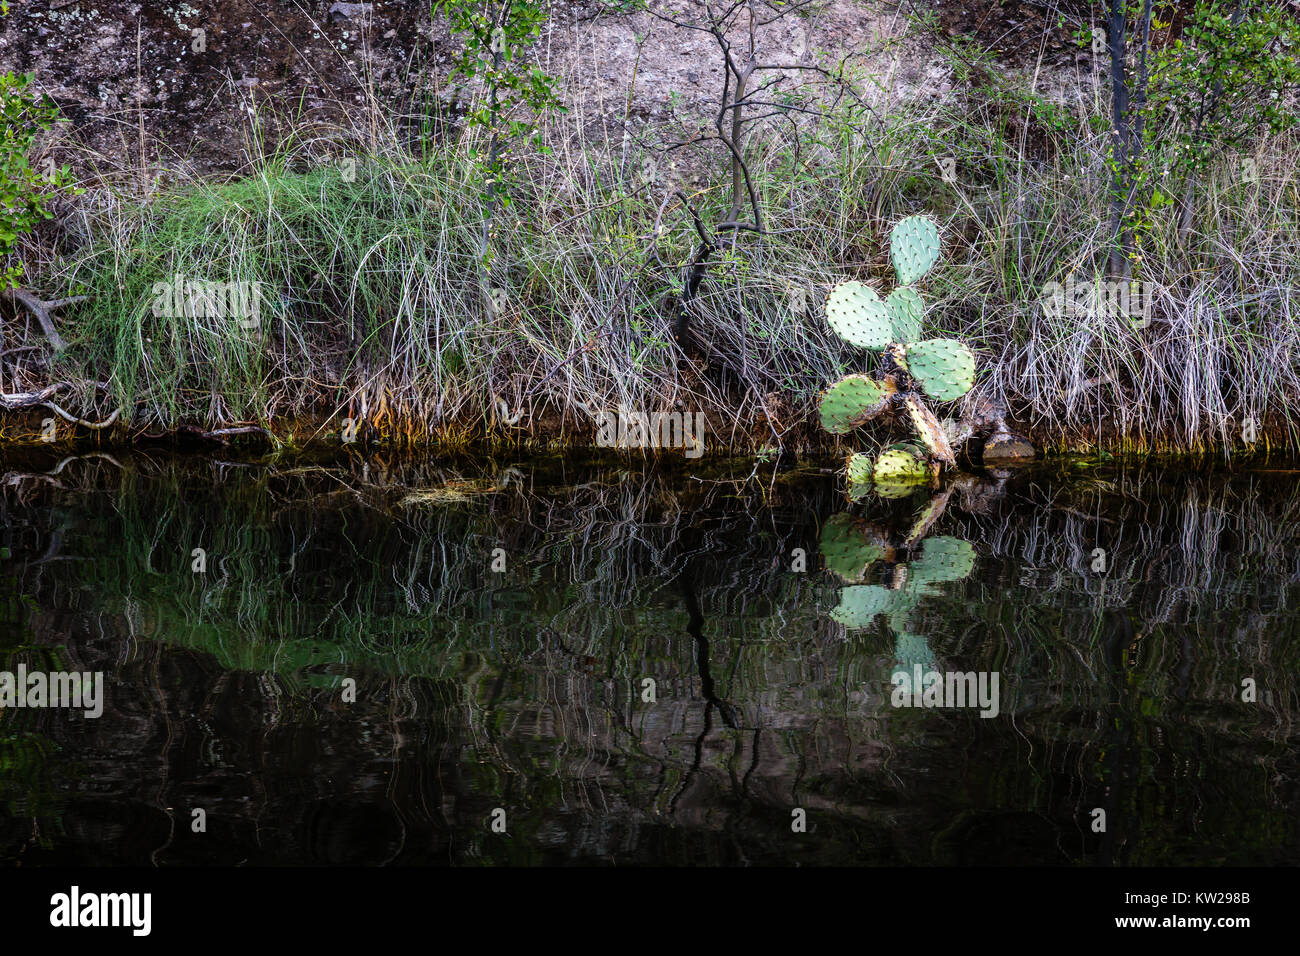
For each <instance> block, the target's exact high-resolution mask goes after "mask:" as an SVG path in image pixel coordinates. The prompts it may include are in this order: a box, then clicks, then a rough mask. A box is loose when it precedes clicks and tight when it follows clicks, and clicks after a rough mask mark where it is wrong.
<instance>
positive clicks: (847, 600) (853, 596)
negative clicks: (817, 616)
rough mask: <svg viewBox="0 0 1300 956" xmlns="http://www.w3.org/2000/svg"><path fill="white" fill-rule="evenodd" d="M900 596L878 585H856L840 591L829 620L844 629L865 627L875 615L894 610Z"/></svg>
mask: <svg viewBox="0 0 1300 956" xmlns="http://www.w3.org/2000/svg"><path fill="white" fill-rule="evenodd" d="M900 597H901V595H900V594H899V593H898V592H897V591H891V590H889V589H888V588H882V587H881V586H880V585H879V584H857V585H854V586H852V587H847V588H844V589H843V590H841V591H840V603H839V605H838V606H837V607H836V608H835V609H834V610H833V611H831V618H832V619H833V620H836V621H838V622H839V623H841V624H843V625H844V626H845V627H867V626H868V625H870V624H871V622H872V621H874V620H875V619H876V615H877V614H887V613H889V612H890V611H892V610H894V609H895V608H896V606H897V604H898V601H899V600H900Z"/></svg>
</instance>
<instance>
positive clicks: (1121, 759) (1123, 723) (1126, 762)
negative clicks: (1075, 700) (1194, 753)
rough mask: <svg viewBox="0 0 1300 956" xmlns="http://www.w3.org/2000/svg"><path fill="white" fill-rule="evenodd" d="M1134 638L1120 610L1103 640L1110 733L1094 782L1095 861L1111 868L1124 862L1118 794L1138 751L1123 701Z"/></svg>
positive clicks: (1130, 774)
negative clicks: (1099, 817) (1100, 815)
mask: <svg viewBox="0 0 1300 956" xmlns="http://www.w3.org/2000/svg"><path fill="white" fill-rule="evenodd" d="M1136 639H1137V634H1136V632H1135V631H1134V629H1133V621H1132V620H1131V619H1130V618H1129V616H1128V614H1127V613H1125V612H1123V611H1121V612H1118V615H1117V619H1116V626H1115V627H1114V628H1111V629H1108V630H1107V631H1106V633H1105V635H1104V637H1103V642H1104V645H1105V651H1106V664H1107V667H1108V670H1109V677H1110V680H1109V686H1110V694H1111V701H1110V707H1109V708H1108V709H1107V711H1106V714H1105V717H1106V722H1107V723H1108V724H1109V725H1110V727H1111V732H1110V734H1109V738H1108V740H1107V743H1106V751H1105V754H1104V756H1103V757H1102V760H1103V761H1107V760H1108V761H1109V764H1108V766H1107V767H1106V768H1105V771H1106V773H1105V776H1104V777H1101V778H1100V779H1099V780H1098V783H1099V784H1100V786H1101V789H1102V794H1103V796H1102V799H1101V801H1100V806H1101V808H1102V809H1103V810H1105V812H1106V829H1105V830H1104V831H1103V832H1102V834H1101V847H1100V849H1099V850H1098V852H1097V858H1096V862H1097V864H1099V865H1101V866H1114V865H1116V864H1117V863H1123V862H1124V861H1123V859H1122V858H1121V857H1122V856H1123V849H1124V844H1125V842H1126V840H1125V839H1124V838H1123V834H1121V833H1120V814H1121V812H1122V809H1123V807H1122V806H1121V803H1120V795H1121V791H1122V790H1124V789H1125V788H1126V787H1127V786H1128V785H1129V784H1130V783H1132V782H1133V781H1134V780H1136V779H1137V774H1136V773H1135V772H1134V771H1135V770H1136V767H1135V763H1136V760H1137V756H1138V749H1137V745H1136V742H1135V741H1134V739H1133V735H1134V726H1133V719H1132V717H1131V716H1130V714H1129V713H1128V710H1127V708H1126V707H1125V700H1124V699H1125V697H1126V696H1127V686H1126V684H1127V676H1126V672H1125V666H1126V665H1125V652H1126V651H1127V650H1128V648H1129V647H1130V646H1131V645H1132V644H1133V642H1134V641H1135V640H1136ZM1099 777H1100V775H1099ZM1091 811H1092V808H1091V807H1089V808H1088V821H1089V825H1091V821H1092V813H1091Z"/></svg>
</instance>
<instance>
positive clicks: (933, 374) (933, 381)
mask: <svg viewBox="0 0 1300 956" xmlns="http://www.w3.org/2000/svg"><path fill="white" fill-rule="evenodd" d="M904 355H905V356H906V360H907V371H908V373H909V374H910V375H911V376H912V378H914V379H916V380H917V382H918V383H920V385H921V388H922V389H924V390H925V394H927V395H929V396H930V397H931V398H933V399H934V400H935V401H936V402H951V401H953V400H954V399H958V398H961V397H962V396H963V395H965V394H966V393H967V392H969V391H970V390H971V386H972V385H974V384H975V356H974V355H973V354H971V350H970V349H968V348H967V347H966V346H965V345H963V344H962V343H960V342H958V341H957V340H956V339H926V340H925V341H924V342H917V343H915V344H913V345H909V346H907V347H906V349H905V350H904Z"/></svg>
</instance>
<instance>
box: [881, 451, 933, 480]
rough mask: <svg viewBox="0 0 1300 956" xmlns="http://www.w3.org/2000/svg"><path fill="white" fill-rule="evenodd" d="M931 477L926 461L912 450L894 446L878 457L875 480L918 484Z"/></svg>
mask: <svg viewBox="0 0 1300 956" xmlns="http://www.w3.org/2000/svg"><path fill="white" fill-rule="evenodd" d="M928 477H929V469H928V468H926V466H925V462H924V461H922V460H921V458H920V457H919V456H918V455H917V454H915V453H914V452H912V451H909V450H906V449H904V448H899V447H897V446H893V447H890V448H887V449H886V450H885V451H883V452H881V453H880V457H879V458H877V459H876V466H875V480H876V484H877V485H881V484H905V485H907V484H917V483H919V482H923V481H925V480H926V478H928Z"/></svg>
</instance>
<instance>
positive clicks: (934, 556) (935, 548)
mask: <svg viewBox="0 0 1300 956" xmlns="http://www.w3.org/2000/svg"><path fill="white" fill-rule="evenodd" d="M921 549H922V550H921V556H920V557H919V558H917V559H916V560H915V561H913V562H912V563H911V564H910V565H909V566H908V572H909V574H910V575H911V579H912V581H914V582H915V583H917V584H922V585H923V584H934V583H936V582H939V581H960V580H961V579H962V578H964V577H966V576H967V575H968V574H970V573H971V571H972V570H973V569H974V568H975V548H974V547H973V546H972V545H971V543H970V542H969V541H963V540H962V539H961V538H949V537H937V538H926V539H925V541H924V543H923V544H922V545H921Z"/></svg>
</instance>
